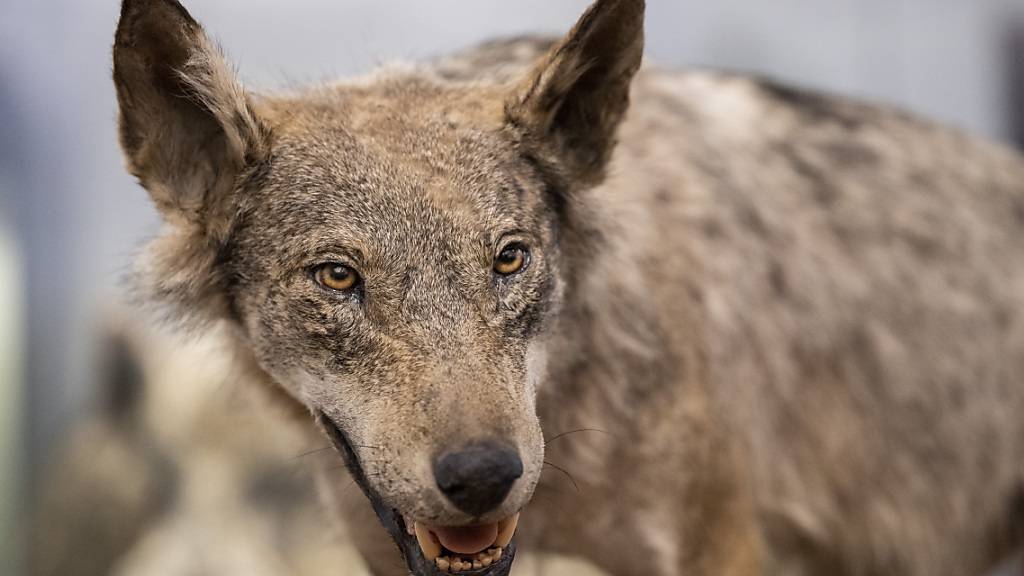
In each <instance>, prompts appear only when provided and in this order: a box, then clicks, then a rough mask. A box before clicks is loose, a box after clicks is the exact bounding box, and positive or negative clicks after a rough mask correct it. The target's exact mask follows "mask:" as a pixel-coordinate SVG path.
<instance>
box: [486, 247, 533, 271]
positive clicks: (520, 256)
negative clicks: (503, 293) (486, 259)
mask: <svg viewBox="0 0 1024 576" xmlns="http://www.w3.org/2000/svg"><path fill="white" fill-rule="evenodd" d="M529 260H530V251H529V249H528V248H527V247H526V246H524V245H522V244H519V243H518V242H517V243H513V244H509V245H508V246H506V247H505V248H504V249H502V251H501V252H499V253H498V257H497V258H495V259H494V271H495V272H497V273H498V274H501V275H502V276H510V275H512V274H515V273H516V272H519V271H521V270H522V269H523V268H526V265H527V264H528V263H529Z"/></svg>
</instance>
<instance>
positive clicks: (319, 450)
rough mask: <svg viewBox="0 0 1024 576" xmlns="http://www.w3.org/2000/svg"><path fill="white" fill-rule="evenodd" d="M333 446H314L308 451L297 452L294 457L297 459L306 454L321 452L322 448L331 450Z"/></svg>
mask: <svg viewBox="0 0 1024 576" xmlns="http://www.w3.org/2000/svg"><path fill="white" fill-rule="evenodd" d="M333 448H334V446H324V447H323V448H316V449H314V450H310V451H308V452H303V453H302V454H299V455H297V456H295V459H296V460H298V459H299V458H305V457H306V456H312V455H313V454H316V453H318V452H323V451H324V450H331V449H333Z"/></svg>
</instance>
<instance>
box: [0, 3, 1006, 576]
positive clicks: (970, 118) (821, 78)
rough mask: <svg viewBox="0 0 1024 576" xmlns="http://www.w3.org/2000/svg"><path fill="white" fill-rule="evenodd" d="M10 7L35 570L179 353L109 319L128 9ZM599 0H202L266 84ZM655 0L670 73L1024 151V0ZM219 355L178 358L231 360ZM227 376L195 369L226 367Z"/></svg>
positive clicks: (8, 407)
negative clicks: (92, 436)
mask: <svg viewBox="0 0 1024 576" xmlns="http://www.w3.org/2000/svg"><path fill="white" fill-rule="evenodd" d="M0 3H2V12H0V14H3V16H2V17H0V574H20V573H23V571H24V568H25V565H26V558H27V554H26V553H24V552H25V550H26V549H27V548H28V547H27V540H28V537H27V531H26V530H25V529H22V528H20V527H21V526H23V522H25V519H27V518H30V517H34V516H33V515H34V514H35V508H34V507H33V506H32V503H33V502H35V501H37V500H38V499H39V498H40V496H41V495H42V494H47V493H48V492H47V490H48V489H47V488H46V487H45V486H46V481H45V474H44V473H43V471H44V470H47V469H49V468H47V467H48V466H51V464H50V463H51V462H52V461H54V460H55V454H61V453H62V452H61V448H60V447H61V446H64V445H67V444H68V443H69V442H71V440H69V434H70V432H71V431H72V430H75V431H76V432H75V434H78V433H79V431H81V430H82V428H81V422H83V420H84V419H85V418H86V416H85V415H87V414H90V413H93V414H94V413H95V412H96V411H97V410H99V409H115V408H116V407H117V403H118V401H119V400H118V397H117V394H118V393H123V392H124V391H123V390H121V391H120V392H118V390H111V389H110V388H109V386H110V383H111V382H117V381H118V378H121V377H128V376H125V374H126V372H125V370H128V372H127V374H128V375H129V376H131V375H132V374H135V375H136V377H137V376H138V374H136V372H138V373H141V374H154V373H155V372H152V371H153V370H158V368H159V367H161V366H162V367H163V368H160V369H163V370H165V371H166V370H167V367H166V365H161V364H160V363H159V362H160V361H161V360H160V359H161V358H163V357H164V356H167V355H168V354H171V352H169V351H170V350H176V349H177V347H176V345H174V344H153V343H147V344H145V345H140V344H139V343H140V342H145V341H146V339H147V338H148V337H149V335H148V334H137V333H134V332H130V333H129V334H128V335H127V336H126V334H124V333H121V332H119V330H120V328H115V329H112V328H111V327H112V326H115V325H117V326H121V325H123V324H124V322H123V320H116V319H115V320H112V318H114V317H116V318H123V314H124V313H123V312H120V310H121V309H122V306H121V304H120V303H121V302H123V300H124V297H123V294H124V277H125V272H126V270H127V269H128V266H129V262H130V260H131V258H132V254H133V253H134V252H135V251H136V250H137V248H138V247H139V246H140V244H141V243H142V242H143V241H144V240H145V239H146V238H147V237H149V236H151V235H153V234H154V233H155V231H156V229H157V225H158V220H157V217H156V213H155V211H154V210H153V208H152V207H151V206H150V204H149V202H148V199H147V197H146V194H145V192H144V191H143V190H142V189H140V188H138V187H137V186H136V185H135V183H134V182H133V181H132V179H131V178H130V177H129V176H128V175H127V174H126V173H125V172H124V170H123V166H122V161H121V157H120V153H119V151H118V148H117V141H116V135H115V120H116V102H115V97H114V92H113V87H112V84H111V81H110V45H111V42H112V38H113V31H114V26H115V24H116V21H117V15H118V10H119V6H118V4H119V3H118V2H117V1H116V0H46V1H30V0H0ZM588 3H589V2H588V0H515V1H511V0H474V1H473V2H467V1H464V0H463V1H456V0H431V1H430V2H424V1H415V0H405V1H399V0H292V1H289V2H281V1H273V0H193V1H192V2H186V4H187V5H188V7H189V9H190V10H191V12H192V13H193V15H194V16H196V17H197V19H198V20H200V22H202V23H203V24H204V26H205V27H206V28H207V30H208V31H209V32H210V33H211V34H212V35H213V36H215V37H216V38H218V39H219V40H220V41H221V43H222V44H223V46H224V47H225V49H226V51H227V53H228V54H229V56H230V57H231V59H232V60H233V61H234V62H236V63H237V64H238V66H239V69H240V73H241V76H242V78H243V80H244V81H245V82H246V83H247V84H248V85H249V86H250V87H256V88H259V89H275V88H288V87H292V86H297V85H302V84H307V83H312V82H317V81H320V80H325V79H332V78H336V77H339V76H350V75H355V74H360V73H364V72H367V71H369V70H371V69H372V68H374V67H375V66H376V65H378V64H381V63H384V62H388V61H393V60H415V59H422V58H428V57H431V56H435V55H440V54H443V53H445V52H447V51H450V50H453V49H456V48H461V47H465V46H468V45H471V44H473V43H475V42H478V41H480V40H483V39H487V38H493V37H496V36H507V35H515V34H522V33H550V34H561V33H563V32H564V31H566V30H567V29H568V28H569V27H570V26H571V25H572V23H573V22H574V21H575V19H576V18H577V17H578V16H579V14H580V13H582V11H583V10H584V8H585V7H586V5H587V4H588ZM648 3H649V17H648V30H649V32H648V54H649V56H650V58H651V59H652V60H653V61H655V62H657V63H659V64H661V65H664V66H673V67H681V66H702V67H715V68H727V69H732V70H743V71H751V72H754V73H757V74H760V75H768V76H773V77H776V78H778V79H781V80H785V81H789V82H792V83H796V84H800V85H804V86H809V87H814V88H819V89H824V90H828V91H833V92H842V93H847V94H852V95H856V96H860V97H863V98H868V99H872V100H878V101H883V102H889V103H893V104H897V105H900V106H903V107H905V108H908V109H911V110H913V111H916V112H918V113H920V114H922V115H924V116H927V117H931V118H933V119H937V120H939V121H942V122H946V123H950V124H953V125H956V126H960V127H962V128H964V129H966V130H969V131H972V132H975V133H979V134H982V135H986V136H989V137H992V138H996V139H1000V140H1003V141H1006V142H1010V143H1013V142H1016V143H1018V144H1020V143H1024V0H969V1H968V0H831V1H829V2H822V1H820V0H775V1H773V2H760V1H757V0H719V1H717V2H706V1H698V0H649V2H648ZM137 328H138V327H134V329H137ZM125 340H127V341H129V343H130V344H132V345H133V346H134V348H131V347H129V348H130V349H127V352H125V353H126V354H128V355H130V356H137V357H138V358H137V359H141V360H140V365H141V368H139V369H138V370H136V372H132V371H131V370H130V369H127V368H124V367H123V366H121V365H119V364H118V363H117V361H116V360H117V358H116V356H117V353H116V351H117V350H118V349H119V348H118V347H117V346H116V345H113V346H112V345H111V342H115V343H117V342H121V343H122V344H124V341H125ZM140 346H141V349H140ZM161 346H164V347H163V348H161ZM112 350H114V352H112ZM159 350H164V351H165V352H159ZM176 354H180V353H179V352H176ZM112 355H113V356H114V357H115V358H114V361H111V357H112ZM215 356H216V355H215V354H214V355H212V356H208V357H204V358H203V359H201V360H198V361H197V360H195V358H194V357H192V356H188V355H186V356H184V357H182V358H179V360H177V361H178V362H179V364H181V363H188V364H194V363H196V362H198V363H199V364H202V365H206V364H212V365H216V358H215ZM164 360H166V359H164ZM147 370H149V371H150V372H147ZM211 370H212V371H213V372H212V373H208V374H204V375H202V376H195V375H191V376H189V379H192V380H203V379H207V380H213V381H216V380H217V379H218V378H220V379H223V375H222V374H221V375H220V376H217V375H216V374H217V372H216V370H217V368H216V367H214V368H211ZM211 374H212V375H211ZM151 378H152V376H151ZM187 383H188V382H183V383H182V386H184V385H186V384H187ZM213 389H216V386H214V388H213ZM162 401H166V402H169V403H170V404H169V405H172V406H174V405H177V404H174V400H168V399H163V400H162ZM98 407H99V408H98ZM83 434H84V433H83ZM79 442H83V440H81V439H80V440H79ZM296 446H297V444H296ZM289 450H292V447H286V448H281V449H280V450H279V452H278V453H279V454H289V453H291V452H289ZM285 459H287V458H285ZM86 467H87V468H88V465H86ZM116 468H117V466H115V469H116ZM278 488H280V486H278ZM143 572H144V570H136V571H129V572H125V573H143ZM172 573H173V572H172ZM252 573H256V572H252ZM296 573H297V572H296Z"/></svg>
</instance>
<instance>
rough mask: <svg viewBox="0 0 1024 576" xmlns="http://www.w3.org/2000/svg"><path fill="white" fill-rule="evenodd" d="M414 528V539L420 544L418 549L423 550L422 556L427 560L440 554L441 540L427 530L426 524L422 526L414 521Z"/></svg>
mask: <svg viewBox="0 0 1024 576" xmlns="http://www.w3.org/2000/svg"><path fill="white" fill-rule="evenodd" d="M415 530H416V541H417V542H419V544H420V550H422V551H423V557H424V558H426V559H427V561H428V562H429V561H432V560H434V559H435V558H437V557H438V556H440V555H441V542H440V541H439V540H438V539H437V536H434V534H433V533H432V532H431V531H430V530H427V527H426V526H423V525H422V524H420V523H419V522H416V523H415Z"/></svg>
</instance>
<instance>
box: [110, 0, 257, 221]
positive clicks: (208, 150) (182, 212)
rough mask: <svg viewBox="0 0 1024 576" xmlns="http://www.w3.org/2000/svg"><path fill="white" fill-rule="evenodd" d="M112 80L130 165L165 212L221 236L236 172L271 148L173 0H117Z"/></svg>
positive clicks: (213, 52)
mask: <svg viewBox="0 0 1024 576" xmlns="http://www.w3.org/2000/svg"><path fill="white" fill-rule="evenodd" d="M114 84H115V86H116V88H117V99H118V103H119V104H120V136H121V145H122V147H123V148H124V152H125V154H126V156H127V159H128V165H129V169H130V170H131V172H132V173H133V174H134V175H135V176H137V177H138V178H139V180H140V182H141V183H142V185H143V186H144V187H145V188H146V189H147V190H148V191H149V193H150V196H152V198H153V201H154V202H155V203H156V205H157V207H158V208H159V209H160V212H161V213H162V214H163V216H164V218H165V219H167V220H168V221H169V222H171V223H175V224H185V225H188V227H190V228H194V227H196V226H199V227H202V228H204V229H205V232H206V233H208V234H213V235H217V233H218V232H223V228H224V227H226V226H227V222H226V219H227V215H226V214H225V213H224V212H223V211H225V210H227V209H228V208H227V205H228V204H229V202H228V198H227V197H228V196H229V195H230V193H231V191H232V190H233V186H234V183H235V178H236V177H237V176H238V175H239V173H240V172H241V170H243V169H244V168H245V166H246V165H249V164H251V163H254V162H256V161H258V160H259V159H260V158H261V157H262V156H265V155H267V154H268V147H269V144H268V141H269V131H268V130H267V128H266V127H265V126H264V124H262V123H261V122H260V120H259V119H258V118H257V116H256V114H255V112H254V111H253V109H252V106H251V103H250V101H249V98H248V97H247V95H246V94H245V92H244V90H243V89H242V87H241V86H240V85H239V84H238V82H237V80H236V79H235V76H234V74H233V72H232V70H231V69H230V68H229V67H228V66H227V65H226V63H225V62H224V59H223V56H222V55H221V54H220V52H219V51H218V50H217V49H216V48H215V47H214V46H213V44H212V42H211V41H210V40H209V39H208V38H207V36H206V34H205V33H204V32H203V29H202V28H201V27H200V25H199V24H198V23H197V22H196V21H195V20H194V19H193V18H192V17H191V16H190V15H189V13H188V12H187V11H186V10H185V8H184V7H182V6H181V4H179V3H178V2H176V1H175V0H124V3H123V4H122V6H121V19H120V22H119V23H118V26H117V34H116V37H115V41H114ZM218 229H220V230H218Z"/></svg>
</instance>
